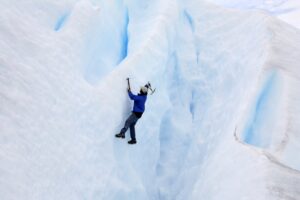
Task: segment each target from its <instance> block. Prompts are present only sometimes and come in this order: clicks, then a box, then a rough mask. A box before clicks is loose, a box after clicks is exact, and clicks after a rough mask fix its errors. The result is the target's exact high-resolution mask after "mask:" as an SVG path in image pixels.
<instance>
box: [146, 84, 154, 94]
mask: <svg viewBox="0 0 300 200" xmlns="http://www.w3.org/2000/svg"><path fill="white" fill-rule="evenodd" d="M145 87H146V88H148V89H150V90H151V93H150V94H151V95H152V94H153V93H154V92H155V90H156V88H154V89H152V88H151V84H150V82H149V81H148V83H147V84H146V85H145Z"/></svg>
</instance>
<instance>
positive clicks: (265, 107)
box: [244, 71, 278, 148]
mask: <svg viewBox="0 0 300 200" xmlns="http://www.w3.org/2000/svg"><path fill="white" fill-rule="evenodd" d="M277 84H278V77H277V74H276V72H275V71H273V72H271V74H270V75H269V77H268V78H267V80H266V82H265V84H264V86H263V89H262V91H261V93H260V94H259V96H258V98H257V100H256V103H255V106H254V108H253V111H252V113H253V114H252V116H251V117H250V120H249V121H248V123H247V126H246V129H245V132H244V142H246V143H248V144H251V145H254V146H257V147H262V148H267V147H268V146H269V144H270V142H271V136H272V133H266V132H264V135H263V131H262V129H263V128H264V124H265V123H266V120H269V119H270V118H272V115H273V111H274V110H273V109H274V108H273V107H272V106H270V105H272V101H274V100H275V99H276V96H275V95H276V90H277Z"/></svg>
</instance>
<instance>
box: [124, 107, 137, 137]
mask: <svg viewBox="0 0 300 200" xmlns="http://www.w3.org/2000/svg"><path fill="white" fill-rule="evenodd" d="M138 120H139V118H138V117H137V116H136V115H135V114H134V113H132V114H131V115H130V116H129V117H128V119H127V120H126V122H125V125H124V128H122V130H121V133H123V134H125V132H126V131H127V129H128V128H130V137H131V139H132V140H136V138H135V128H134V126H135V124H136V122H137V121H138Z"/></svg>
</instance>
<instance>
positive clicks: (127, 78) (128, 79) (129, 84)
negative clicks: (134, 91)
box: [127, 78, 131, 91]
mask: <svg viewBox="0 0 300 200" xmlns="http://www.w3.org/2000/svg"><path fill="white" fill-rule="evenodd" d="M127 84H128V90H129V91H130V90H131V88H130V82H129V78H127Z"/></svg>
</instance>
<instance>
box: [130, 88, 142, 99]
mask: <svg viewBox="0 0 300 200" xmlns="http://www.w3.org/2000/svg"><path fill="white" fill-rule="evenodd" d="M128 96H129V98H130V99H131V100H139V99H141V97H140V96H138V95H134V94H132V92H131V91H130V90H128Z"/></svg>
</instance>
